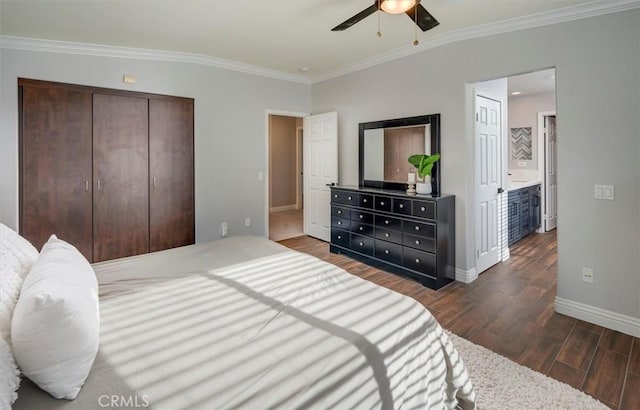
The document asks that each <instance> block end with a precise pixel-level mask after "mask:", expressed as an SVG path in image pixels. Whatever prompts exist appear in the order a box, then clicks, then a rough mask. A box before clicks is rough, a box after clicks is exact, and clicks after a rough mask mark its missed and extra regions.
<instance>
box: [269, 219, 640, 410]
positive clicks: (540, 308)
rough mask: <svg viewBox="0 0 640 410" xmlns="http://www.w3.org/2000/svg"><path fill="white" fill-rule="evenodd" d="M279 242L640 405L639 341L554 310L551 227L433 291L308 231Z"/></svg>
mask: <svg viewBox="0 0 640 410" xmlns="http://www.w3.org/2000/svg"><path fill="white" fill-rule="evenodd" d="M280 243H281V244H283V245H285V246H287V247H289V248H292V249H296V250H298V251H301V252H305V253H308V254H311V255H315V256H317V257H319V258H321V259H323V260H325V261H327V262H330V263H333V264H334V265H337V266H340V267H342V268H343V269H345V270H347V271H348V272H350V273H352V274H354V275H357V276H360V277H362V278H364V279H367V280H369V281H371V282H374V283H377V284H378V285H381V286H384V287H387V288H389V289H392V290H394V291H397V292H400V293H403V294H405V295H407V296H410V297H412V298H414V299H416V300H418V301H419V302H421V303H422V304H423V305H424V306H426V307H427V308H428V309H429V310H430V311H431V312H432V313H433V315H434V316H435V317H436V318H437V319H438V321H439V322H440V324H441V325H442V326H443V327H444V328H446V329H449V330H451V331H452V332H454V333H456V334H457V335H459V336H462V337H464V338H466V339H468V340H470V341H472V342H474V343H476V344H479V345H482V346H484V347H486V348H488V349H490V350H492V351H494V352H496V353H498V354H500V355H503V356H506V357H508V358H509V359H511V360H513V361H515V362H517V363H520V364H522V365H525V366H528V367H529V368H531V369H534V370H537V371H539V372H541V373H544V374H546V375H548V376H549V377H552V378H554V379H556V380H560V381H562V382H565V383H567V384H569V385H571V386H573V387H575V388H577V389H580V390H582V391H584V392H586V393H588V394H590V395H591V396H593V397H595V398H596V399H598V400H600V401H601V402H602V403H604V404H606V405H607V406H609V407H611V408H614V409H640V339H639V338H634V337H631V336H628V335H625V334H622V333H620V332H616V331H613V330H610V329H605V328H603V327H601V326H596V325H592V324H590V323H586V322H583V321H580V320H576V319H573V318H570V317H568V316H564V315H561V314H558V313H555V312H554V299H555V297H556V278H557V252H556V234H555V231H554V232H550V233H544V234H532V235H529V236H528V237H526V238H525V239H523V240H521V241H520V242H518V243H516V244H515V245H513V246H512V247H511V248H510V253H511V258H510V259H509V260H507V261H506V262H502V263H499V264H497V265H495V266H494V267H492V268H491V269H489V270H487V271H486V272H484V273H482V274H481V275H480V276H479V278H478V279H477V280H475V281H474V282H473V283H471V284H464V283H461V282H453V283H451V284H450V285H448V286H446V287H444V288H442V289H440V290H438V291H434V290H431V289H428V288H425V287H423V286H422V285H420V284H419V283H417V282H415V281H413V280H410V279H407V278H403V277H401V276H397V275H394V274H391V273H387V272H384V271H382V270H379V269H376V268H373V267H370V266H367V265H365V264H363V263H361V262H358V261H355V260H353V259H351V258H349V257H346V256H344V255H335V254H332V253H330V252H329V244H328V243H326V242H322V241H320V240H317V239H314V238H310V237H308V236H301V237H298V238H292V239H287V240H284V241H281V242H280Z"/></svg>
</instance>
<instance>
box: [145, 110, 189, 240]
mask: <svg viewBox="0 0 640 410" xmlns="http://www.w3.org/2000/svg"><path fill="white" fill-rule="evenodd" d="M149 172H150V177H151V187H150V190H149V196H150V202H149V218H150V224H149V237H150V239H149V240H150V251H151V252H153V251H158V250H162V249H168V248H175V247H178V246H184V245H190V244H193V243H194V242H195V228H194V221H195V215H194V197H193V190H194V185H193V184H194V179H193V172H194V171H193V100H191V99H186V98H185V99H183V98H171V99H151V100H149Z"/></svg>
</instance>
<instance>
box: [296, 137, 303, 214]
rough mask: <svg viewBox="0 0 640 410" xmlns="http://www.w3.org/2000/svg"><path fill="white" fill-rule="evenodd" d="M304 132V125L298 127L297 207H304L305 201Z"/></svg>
mask: <svg viewBox="0 0 640 410" xmlns="http://www.w3.org/2000/svg"><path fill="white" fill-rule="evenodd" d="M303 135H304V133H303V127H296V209H302V206H303V202H302V177H303V174H302V169H303V168H302V167H303V162H302V159H303V158H304V152H303V150H304V145H303V143H302V138H304V137H303ZM302 223H303V224H304V216H303V221H302Z"/></svg>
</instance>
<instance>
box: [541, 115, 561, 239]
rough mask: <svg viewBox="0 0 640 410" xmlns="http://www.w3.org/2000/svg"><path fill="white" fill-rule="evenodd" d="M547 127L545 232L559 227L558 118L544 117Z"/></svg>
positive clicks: (552, 116)
mask: <svg viewBox="0 0 640 410" xmlns="http://www.w3.org/2000/svg"><path fill="white" fill-rule="evenodd" d="M544 127H545V161H544V180H545V204H544V230H545V231H551V230H553V229H556V227H557V226H558V160H557V158H558V157H557V155H556V154H557V151H556V150H557V148H556V147H557V145H556V142H557V136H556V117H555V115H550V116H546V117H544Z"/></svg>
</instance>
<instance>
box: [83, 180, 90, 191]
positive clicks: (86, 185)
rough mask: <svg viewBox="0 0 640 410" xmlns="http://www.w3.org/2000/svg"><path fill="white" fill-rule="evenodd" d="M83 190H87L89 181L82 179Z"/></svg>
mask: <svg viewBox="0 0 640 410" xmlns="http://www.w3.org/2000/svg"><path fill="white" fill-rule="evenodd" d="M84 190H85V191H88V190H89V181H88V180H87V181H84Z"/></svg>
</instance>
